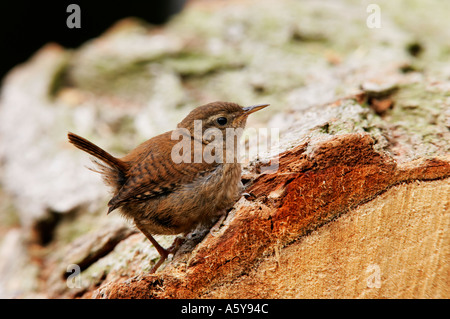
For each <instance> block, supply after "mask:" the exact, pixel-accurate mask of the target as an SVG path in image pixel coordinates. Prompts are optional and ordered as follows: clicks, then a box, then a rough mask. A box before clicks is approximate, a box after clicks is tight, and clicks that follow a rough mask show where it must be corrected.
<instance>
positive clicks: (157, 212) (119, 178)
mask: <svg viewBox="0 0 450 319" xmlns="http://www.w3.org/2000/svg"><path fill="white" fill-rule="evenodd" d="M268 105H269V104H260V105H254V106H249V107H241V106H239V105H238V104H235V103H229V102H214V103H209V104H206V105H203V106H199V107H197V108H195V109H194V110H192V111H191V112H190V113H189V114H188V115H187V116H186V117H185V118H184V119H183V120H182V121H181V122H180V123H179V124H178V125H177V129H176V130H174V131H169V132H166V133H163V134H161V135H158V136H155V137H153V138H151V139H149V140H147V141H146V142H144V143H142V144H141V145H139V146H138V147H136V148H135V149H134V150H132V151H131V152H130V153H129V154H128V155H126V156H124V157H122V158H117V157H114V156H112V155H111V154H109V153H108V152H106V151H104V150H103V149H101V148H100V147H98V146H97V145H95V144H93V143H91V142H90V141H88V140H86V139H84V138H82V137H80V136H78V135H76V134H73V133H70V132H69V133H68V138H69V141H70V143H72V144H73V145H75V146H76V147H77V148H79V149H81V150H83V151H85V152H87V153H89V154H90V155H92V156H94V157H96V158H97V159H99V160H100V161H101V162H102V163H100V162H98V161H96V160H93V161H94V162H95V163H96V164H97V167H98V169H97V170H95V171H97V172H99V173H101V174H102V177H103V179H104V181H105V183H106V184H107V185H109V186H110V187H112V189H113V191H114V196H113V198H112V199H111V200H110V201H109V203H108V206H109V210H108V214H109V213H110V212H112V211H113V210H115V209H117V208H120V210H121V213H122V215H123V216H125V217H126V218H129V219H131V220H133V221H134V223H135V224H136V227H137V228H138V229H139V230H140V231H141V232H142V233H143V234H144V235H145V236H146V237H147V238H148V239H149V240H150V242H151V243H152V244H153V246H154V247H155V248H156V249H157V251H158V252H159V254H160V255H161V258H160V260H159V261H158V262H157V263H156V265H155V266H154V267H153V268H152V270H151V272H152V273H153V272H155V271H156V270H157V269H158V267H159V266H160V265H161V264H162V263H163V262H164V260H165V259H166V258H167V256H168V255H169V254H174V253H175V252H176V250H177V249H178V247H179V245H180V244H181V242H182V239H180V238H177V239H175V241H174V243H173V244H172V246H171V247H170V248H168V249H165V248H163V247H161V246H160V245H159V244H158V243H157V242H156V240H155V239H154V238H153V237H152V235H155V234H165V235H176V234H180V233H184V235H186V234H187V233H189V231H191V230H192V229H194V228H195V227H196V226H197V225H198V224H200V223H205V222H210V221H211V220H212V219H213V218H215V217H218V216H219V215H220V214H223V213H224V212H226V210H227V209H229V208H231V207H232V206H233V204H234V203H235V202H236V201H237V200H238V199H239V197H240V195H241V192H242V190H243V189H242V183H241V178H240V177H241V166H240V163H239V162H238V156H237V142H238V140H239V137H240V135H241V132H242V130H243V128H244V127H245V124H246V120H247V117H248V115H249V114H251V113H253V112H255V111H258V110H260V109H262V108H264V107H266V106H268ZM180 140H181V141H180Z"/></svg>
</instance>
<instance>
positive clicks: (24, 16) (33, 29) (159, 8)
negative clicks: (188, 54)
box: [0, 0, 186, 80]
mask: <svg viewBox="0 0 450 319" xmlns="http://www.w3.org/2000/svg"><path fill="white" fill-rule="evenodd" d="M185 2H186V0H147V1H142V0H141V1H137V0H127V1H104V0H58V1H39V0H19V1H17V0H15V1H2V2H1V4H0V43H1V59H0V80H1V79H2V78H3V77H4V75H5V74H6V73H7V72H8V71H9V70H10V69H11V68H12V67H14V66H15V65H16V64H18V63H21V62H24V61H25V60H26V59H28V58H29V57H30V56H31V55H32V54H33V53H34V52H35V51H36V50H38V49H39V48H40V47H42V46H43V45H44V44H46V43H48V42H56V43H59V44H60V45H62V46H64V47H67V48H75V47H78V46H79V45H80V44H82V43H83V42H85V41H86V40H88V39H91V38H93V37H96V36H98V35H100V34H101V33H102V32H103V31H105V30H106V29H107V28H108V27H110V26H111V25H112V24H113V23H114V22H116V21H117V20H119V19H121V18H125V17H130V16H133V17H138V18H141V19H144V20H146V21H147V22H149V23H151V24H156V25H158V24H163V23H165V22H167V21H168V19H169V18H170V17H171V16H172V15H173V14H175V13H177V12H179V11H181V9H182V8H183V6H184V4H185ZM70 4H77V5H79V6H80V8H81V28H80V29H77V28H74V29H69V28H68V27H67V24H66V20H67V18H68V17H69V16H70V15H71V12H67V7H68V6H69V5H70Z"/></svg>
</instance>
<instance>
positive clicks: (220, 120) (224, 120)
mask: <svg viewBox="0 0 450 319" xmlns="http://www.w3.org/2000/svg"><path fill="white" fill-rule="evenodd" d="M216 122H217V124H219V125H225V124H227V122H228V120H227V118H226V117H219V118H218V119H217V120H216Z"/></svg>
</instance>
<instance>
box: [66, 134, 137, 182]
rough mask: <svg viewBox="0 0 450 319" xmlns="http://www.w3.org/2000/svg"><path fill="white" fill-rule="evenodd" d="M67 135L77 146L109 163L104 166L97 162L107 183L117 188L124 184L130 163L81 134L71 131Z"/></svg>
mask: <svg viewBox="0 0 450 319" xmlns="http://www.w3.org/2000/svg"><path fill="white" fill-rule="evenodd" d="M67 137H68V138H69V142H70V143H72V144H73V145H75V146H76V147H77V148H79V149H80V150H82V151H85V152H86V153H89V154H90V155H92V156H94V157H96V158H98V159H99V160H101V161H102V162H103V163H105V164H106V165H107V166H104V165H102V164H100V163H98V162H96V163H97V164H98V165H99V167H100V170H99V171H97V172H99V173H101V174H102V175H103V178H104V180H105V182H106V183H107V184H109V185H111V186H113V187H115V188H120V187H121V186H122V185H123V183H124V182H125V179H126V173H127V170H128V164H127V163H126V162H124V161H122V160H120V159H118V158H117V157H114V156H112V155H111V154H109V153H108V152H106V151H105V150H103V149H101V148H100V147H98V146H97V145H95V144H94V143H92V142H89V141H88V140H87V139H85V138H83V137H81V136H79V135H76V134H74V133H71V132H69V133H68V134H67Z"/></svg>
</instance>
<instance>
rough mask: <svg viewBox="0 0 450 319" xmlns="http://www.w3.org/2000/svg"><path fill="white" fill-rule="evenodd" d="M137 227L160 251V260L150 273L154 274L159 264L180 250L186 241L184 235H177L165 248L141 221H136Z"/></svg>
mask: <svg viewBox="0 0 450 319" xmlns="http://www.w3.org/2000/svg"><path fill="white" fill-rule="evenodd" d="M136 227H137V228H138V229H139V230H140V231H141V232H142V233H143V234H144V235H145V237H147V238H148V240H150V242H151V243H152V245H153V246H154V247H155V248H156V250H157V251H158V253H159V255H160V256H161V257H160V258H159V260H158V262H157V263H156V264H155V265H154V266H153V267H152V269H151V270H150V273H151V274H153V273H154V272H156V270H157V269H158V268H159V266H161V265H162V263H163V262H164V261H165V260H166V259H167V257H168V256H169V254H175V253H176V252H177V250H178V248H180V246H181V244H182V243H183V241H184V237H181V238H180V237H177V238H175V240H174V241H173V244H172V245H171V246H170V247H169V248H167V249H165V248H164V247H162V246H161V245H160V244H159V243H158V242H157V241H156V240H155V238H153V236H152V235H151V234H150V233H149V232H148V231H147V229H146V228H145V226H143V225H142V224H140V223H136Z"/></svg>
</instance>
